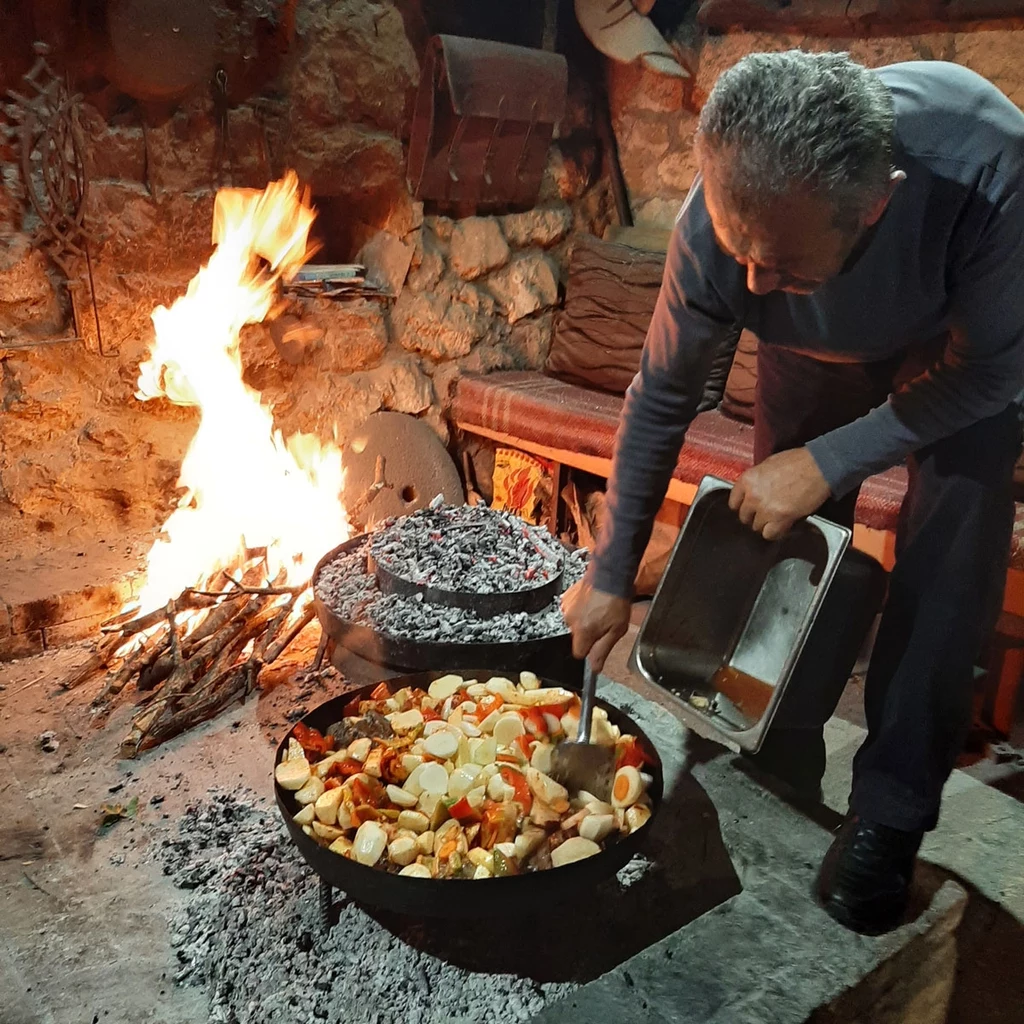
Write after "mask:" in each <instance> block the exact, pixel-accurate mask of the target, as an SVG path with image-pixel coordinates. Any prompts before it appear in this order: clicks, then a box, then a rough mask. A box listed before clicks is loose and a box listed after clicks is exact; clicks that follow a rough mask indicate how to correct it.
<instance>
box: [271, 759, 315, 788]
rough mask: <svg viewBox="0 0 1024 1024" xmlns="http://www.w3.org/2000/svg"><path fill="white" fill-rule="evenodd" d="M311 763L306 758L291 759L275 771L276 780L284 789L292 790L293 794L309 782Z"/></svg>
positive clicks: (282, 763) (283, 762)
mask: <svg viewBox="0 0 1024 1024" xmlns="http://www.w3.org/2000/svg"><path fill="white" fill-rule="evenodd" d="M309 775H310V770H309V762H308V761H307V760H306V759H305V758H304V757H295V758H289V759H288V760H287V761H282V762H281V763H280V764H279V765H278V766H277V767H276V768H275V769H274V778H275V779H277V784H278V785H279V786H280V787H281V788H282V789H290V790H292V791H293V792H294V791H296V790H299V789H302V787H303V786H304V785H305V784H306V783H307V782H308V781H309Z"/></svg>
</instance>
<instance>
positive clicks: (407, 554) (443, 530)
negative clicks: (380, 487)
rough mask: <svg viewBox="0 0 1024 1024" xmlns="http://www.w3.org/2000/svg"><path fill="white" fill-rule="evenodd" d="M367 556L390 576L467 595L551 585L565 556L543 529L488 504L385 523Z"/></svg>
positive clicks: (435, 508) (431, 509) (442, 508)
mask: <svg viewBox="0 0 1024 1024" xmlns="http://www.w3.org/2000/svg"><path fill="white" fill-rule="evenodd" d="M370 553H371V555H372V556H373V558H374V560H375V561H376V562H377V564H378V565H380V566H382V567H383V568H384V569H386V570H387V571H388V572H390V573H391V574H392V575H393V576H397V577H399V578H400V579H403V580H407V581H408V582H410V583H414V584H416V585H418V586H427V587H433V588H435V589H438V590H445V591H450V592H461V593H468V594H498V593H502V594H507V593H513V592H515V591H521V590H530V589H533V588H536V587H540V586H543V585H544V584H545V583H547V582H551V581H553V580H554V579H555V577H556V576H557V575H558V574H559V573H560V572H561V571H562V564H563V562H564V561H565V557H566V551H565V549H564V548H563V547H562V545H561V544H559V543H558V542H557V541H556V540H555V539H554V538H553V537H552V536H551V534H550V533H548V531H547V530H545V529H544V527H542V526H533V525H531V524H530V523H527V522H524V521H523V520H522V519H520V518H519V517H518V516H515V515H512V514H511V513H510V512H504V511H500V510H497V509H491V508H488V507H487V506H486V505H438V504H433V503H432V504H431V505H430V506H428V507H427V508H424V509H420V510H419V511H418V512H413V513H412V514H411V515H408V516H403V517H402V518H401V519H394V520H390V521H388V522H384V523H382V524H381V525H380V527H379V528H378V529H377V530H376V531H375V532H374V534H373V538H372V540H371V543H370Z"/></svg>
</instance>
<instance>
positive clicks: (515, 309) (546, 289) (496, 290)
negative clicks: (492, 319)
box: [486, 250, 558, 323]
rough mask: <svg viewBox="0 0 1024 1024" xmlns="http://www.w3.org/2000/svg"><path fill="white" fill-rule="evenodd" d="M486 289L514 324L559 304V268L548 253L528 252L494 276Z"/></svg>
mask: <svg viewBox="0 0 1024 1024" xmlns="http://www.w3.org/2000/svg"><path fill="white" fill-rule="evenodd" d="M486 287H487V289H488V291H490V293H491V294H492V295H493V296H494V298H495V299H497V301H498V307H499V309H500V310H501V312H502V313H503V314H504V316H506V317H507V318H508V320H509V323H515V322H516V321H517V320H522V318H523V317H524V316H529V315H530V314H531V313H537V312H540V311H541V310H544V309H550V308H551V307H552V306H554V305H555V304H556V303H557V302H558V268H557V267H556V266H555V264H554V262H553V261H552V260H551V259H550V257H548V256H547V255H546V254H545V253H542V252H538V251H537V250H527V251H525V252H521V253H517V254H516V256H515V257H514V258H513V259H512V262H511V263H509V264H508V266H506V267H504V268H503V269H501V270H499V271H498V272H497V273H495V274H491V276H490V277H488V278H487V281H486Z"/></svg>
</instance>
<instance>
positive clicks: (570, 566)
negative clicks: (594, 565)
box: [316, 543, 587, 643]
mask: <svg viewBox="0 0 1024 1024" xmlns="http://www.w3.org/2000/svg"><path fill="white" fill-rule="evenodd" d="M369 546H370V544H369V543H364V544H362V545H360V546H359V548H358V549H356V550H354V551H350V552H348V553H347V554H343V555H340V556H338V557H337V558H335V559H334V560H333V561H331V562H329V563H328V564H327V565H325V566H324V567H323V569H322V570H321V572H320V575H319V577H318V579H317V584H316V591H317V596H318V597H319V598H320V600H321V601H323V602H324V603H325V604H326V605H327V606H328V607H329V608H331V609H332V610H333V611H334V612H335V614H337V615H338V616H340V617H341V618H342V619H344V620H346V621H347V622H351V623H354V624H356V625H360V626H367V627H369V628H370V629H375V630H377V631H378V632H379V633H383V634H385V635H386V636H392V637H396V638H398V639H403V640H416V641H420V642H431V643H508V642H513V641H522V640H537V639H541V638H543V637H551V636H561V635H564V634H565V633H567V632H568V628H567V626H566V624H565V619H564V618H563V616H562V609H561V604H560V601H559V600H554V601H552V602H551V604H549V605H548V606H547V607H546V608H544V609H542V610H541V611H539V612H532V613H531V612H506V613H503V614H501V615H495V616H493V617H492V618H484V617H481V616H479V615H477V614H476V613H475V612H474V611H473V610H472V609H469V608H452V607H448V606H446V605H432V604H430V603H429V602H427V601H424V600H423V599H422V595H419V594H418V595H416V596H414V597H403V596H400V595H398V594H384V593H382V592H381V591H380V589H379V588H378V586H377V581H376V579H375V578H374V576H373V575H372V573H370V572H369V571H368V569H367V555H368V554H369V551H368V549H369ZM586 568H587V552H586V551H585V550H583V549H580V550H578V551H574V552H572V553H571V554H569V553H567V554H566V556H565V562H564V572H563V576H562V587H563V590H567V589H568V588H569V587H570V586H572V585H573V584H574V583H576V582H578V581H579V580H581V579H582V578H583V575H584V573H585V572H586Z"/></svg>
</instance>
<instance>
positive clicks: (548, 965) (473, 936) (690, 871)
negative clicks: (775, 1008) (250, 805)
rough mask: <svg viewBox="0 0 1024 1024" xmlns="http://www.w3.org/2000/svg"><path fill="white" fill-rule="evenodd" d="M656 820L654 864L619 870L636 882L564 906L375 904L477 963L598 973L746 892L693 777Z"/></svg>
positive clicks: (404, 936) (649, 854) (419, 935)
mask: <svg viewBox="0 0 1024 1024" xmlns="http://www.w3.org/2000/svg"><path fill="white" fill-rule="evenodd" d="M719 749H720V748H719ZM650 827H651V834H650V836H649V837H648V839H647V841H646V843H645V844H644V847H643V851H642V856H643V857H644V858H645V859H646V862H645V864H643V865H641V864H640V863H638V861H636V860H634V861H633V862H632V863H631V864H630V865H627V867H626V868H625V869H623V872H621V873H620V875H619V879H626V880H629V879H630V878H631V877H632V879H633V880H632V881H631V884H627V885H624V884H622V883H621V882H620V881H619V880H618V879H616V878H611V879H609V880H608V881H606V882H603V883H602V884H601V885H599V886H597V887H595V888H594V889H593V890H591V891H579V892H567V893H566V894H565V900H564V901H563V902H562V903H561V904H557V905H550V906H548V905H545V906H522V907H517V908H508V907H504V906H501V905H498V904H496V906H495V913H494V917H493V919H492V920H490V921H488V922H486V923H478V924H470V923H464V922H459V921H436V922H435V921H427V922H424V921H422V920H415V919H412V918H407V917H403V916H401V915H397V914H390V913H385V912H381V911H377V910H369V909H367V912H368V913H370V914H371V915H372V916H373V917H374V918H375V919H376V920H377V921H378V922H379V923H380V924H381V925H382V926H383V927H385V928H387V929H388V931H390V932H391V933H392V934H394V935H396V936H397V937H399V938H400V939H401V940H402V941H403V942H407V943H408V944H409V945H411V946H413V947H415V948H416V949H419V950H421V951H423V952H425V953H428V954H429V955H431V956H434V957H437V958H439V959H441V960H444V961H445V962H447V963H450V964H455V965H457V966H459V967H462V968H464V969H465V970H468V971H485V972H501V973H509V972H511V973H515V974H519V975H521V976H523V977H528V978H532V979H533V980H535V981H538V982H545V981H547V982H550V981H559V982H566V981H573V982H580V983H582V982H587V981H591V980H593V979H594V978H597V977H599V976H600V975H602V974H605V973H607V972H608V971H610V970H612V969H613V968H614V967H616V966H617V965H619V964H621V963H622V962H624V961H625V960H628V959H629V958H630V957H632V956H634V955H636V954H637V953H639V952H641V950H644V949H646V948H647V947H648V946H650V945H652V944H653V943H655V942H657V941H659V940H660V939H662V938H664V937H665V936H667V935H670V934H671V933H672V932H675V931H678V930H679V929H680V928H682V927H683V926H684V925H686V924H688V923H689V922H690V921H693V920H694V919H695V918H697V917H700V916H701V914H705V913H707V911H709V910H711V909H712V908H713V907H715V906H718V905H719V904H720V903H723V902H725V901H726V900H728V899H729V898H730V897H732V896H735V895H736V894H737V893H739V891H740V884H739V879H738V878H737V876H736V873H735V871H734V870H733V866H732V862H731V861H730V859H729V854H728V853H727V851H726V849H725V845H724V843H723V841H722V835H721V831H720V829H719V824H718V814H717V812H716V811H715V808H714V806H713V805H712V803H711V800H710V799H709V798H708V795H707V794H706V793H705V792H704V790H703V788H702V787H701V786H700V784H699V783H698V782H697V781H696V780H695V779H693V777H692V776H690V775H688V774H684V775H683V776H682V777H681V779H680V780H679V782H678V784H677V785H676V787H675V789H674V790H673V791H672V792H671V793H669V794H668V795H667V796H666V797H665V799H664V800H663V801H662V804H661V807H660V809H659V811H658V813H657V815H656V817H655V818H654V820H653V821H652V823H651V826H650ZM645 866H646V870H643V867H645ZM641 872H642V873H641ZM477 884H480V885H485V884H487V883H485V882H480V883H477Z"/></svg>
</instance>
